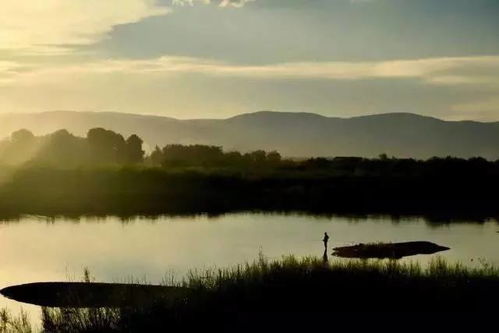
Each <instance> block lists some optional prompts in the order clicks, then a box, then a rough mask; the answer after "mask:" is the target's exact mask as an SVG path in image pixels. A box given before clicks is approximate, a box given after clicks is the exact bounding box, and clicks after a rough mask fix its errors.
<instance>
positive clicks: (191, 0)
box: [172, 0, 256, 8]
mask: <svg viewBox="0 0 499 333" xmlns="http://www.w3.org/2000/svg"><path fill="white" fill-rule="evenodd" d="M253 1H256V0H172V4H173V5H177V6H185V5H188V6H194V4H196V3H203V4H205V5H209V4H212V3H218V6H219V7H236V8H241V7H243V6H244V5H246V4H247V3H248V2H253Z"/></svg>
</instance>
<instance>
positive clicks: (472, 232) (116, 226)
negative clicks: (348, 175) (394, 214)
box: [0, 214, 499, 318]
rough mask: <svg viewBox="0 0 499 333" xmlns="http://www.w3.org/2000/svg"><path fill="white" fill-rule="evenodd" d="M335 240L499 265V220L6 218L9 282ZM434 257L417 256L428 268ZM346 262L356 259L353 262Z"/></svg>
mask: <svg viewBox="0 0 499 333" xmlns="http://www.w3.org/2000/svg"><path fill="white" fill-rule="evenodd" d="M325 231H327V232H328V233H329V235H330V236H331V239H330V245H331V246H333V247H334V246H342V245H350V244H354V243H359V242H364V243H366V242H376V241H391V242H398V241H412V240H426V241H431V242H434V243H437V244H439V245H444V246H448V247H450V248H451V250H449V251H446V252H441V253H440V254H439V255H441V256H442V257H444V258H446V259H448V260H449V261H451V262H461V263H464V264H466V265H470V266H479V265H482V263H483V262H484V261H486V262H487V263H490V264H494V265H497V266H499V233H497V231H499V224H497V223H496V222H486V223H481V224H480V223H473V222H469V223H454V224H446V225H434V224H429V223H427V222H426V221H425V220H423V219H411V220H403V221H396V220H392V219H390V218H389V217H385V218H379V217H378V218H346V217H321V218H318V217H312V216H305V215H264V214H231V215H224V216H221V217H216V218H210V217H207V216H197V217H160V218H156V219H146V218H136V219H132V220H128V221H123V220H120V219H119V218H117V217H108V218H105V219H95V218H82V219H80V220H78V221H69V220H64V219H55V220H53V219H43V218H35V217H26V218H23V219H21V220H20V221H15V222H3V223H1V224H0V288H3V287H6V286H9V285H15V284H21V283H29V282H36V281H69V280H73V281H74V280H81V278H82V276H83V269H84V268H85V267H87V268H88V269H89V270H90V272H91V274H92V275H93V276H94V277H95V278H96V280H97V281H102V282H123V281H125V282H126V281H131V280H132V279H133V280H139V281H141V282H150V283H161V282H163V281H164V280H165V279H169V278H171V276H172V275H174V276H175V277H176V278H181V277H182V276H183V275H184V274H185V273H186V272H187V271H188V270H190V269H203V268H211V267H214V266H218V267H224V266H229V265H232V264H237V263H242V262H245V261H252V260H254V259H256V258H257V257H258V254H259V253H260V252H262V253H263V254H264V255H266V256H267V257H269V258H280V257H281V256H283V255H287V254H294V255H297V256H309V255H315V256H321V255H322V250H323V245H322V242H321V239H322V236H323V233H324V232H325ZM431 257H432V256H415V257H411V258H410V259H405V260H418V261H420V262H422V264H425V263H426V262H427V261H428V260H429V259H430V258H431ZM343 260H346V259H343ZM0 307H7V308H8V309H9V310H11V311H12V312H14V313H16V312H18V311H19V309H20V308H21V307H22V308H23V309H24V310H25V311H27V312H28V313H29V314H30V316H31V317H32V318H38V316H39V308H38V307H36V306H30V305H25V304H21V303H17V302H15V301H11V300H8V299H6V298H3V297H1V296H0Z"/></svg>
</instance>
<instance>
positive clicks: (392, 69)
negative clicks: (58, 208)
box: [0, 56, 499, 86]
mask: <svg viewBox="0 0 499 333" xmlns="http://www.w3.org/2000/svg"><path fill="white" fill-rule="evenodd" d="M9 66H10V67H9ZM26 66H27V67H28V68H32V70H24V71H20V72H18V73H15V74H16V75H17V76H18V79H19V80H30V79H32V78H36V77H43V76H47V77H51V76H52V75H51V74H53V73H59V74H64V73H69V74H84V73H101V74H103V73H121V74H126V73H133V74H144V75H145V74H154V75H174V74H186V73H197V74H203V75H209V76H225V77H243V78H254V79H267V80H269V79H270V80H271V79H323V80H370V79H418V80H421V81H423V82H426V83H428V84H434V85H466V84H467V85H471V84H475V85H481V86H498V85H499V56H476V57H454V58H452V57H448V58H427V59H415V60H388V61H378V62H340V61H331V62H289V63H280V64H267V65H256V66H255V65H241V64H232V63H227V62H222V61H214V60H208V59H200V58H192V57H174V56H163V57H159V58H154V59H140V60H131V59H112V60H98V61H93V62H87V63H81V64H73V65H55V66H48V67H46V66H45V67H39V68H36V66H35V65H32V66H31V67H30V66H29V65H26ZM4 67H5V68H11V70H10V74H11V75H12V68H13V67H15V64H13V63H10V64H6V65H4ZM1 70H2V65H1V64H0V72H1Z"/></svg>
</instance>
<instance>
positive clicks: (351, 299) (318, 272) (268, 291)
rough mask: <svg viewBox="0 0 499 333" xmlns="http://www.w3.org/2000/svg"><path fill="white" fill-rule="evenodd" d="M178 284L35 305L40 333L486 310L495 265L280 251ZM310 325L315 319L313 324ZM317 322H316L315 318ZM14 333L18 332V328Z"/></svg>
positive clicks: (497, 288)
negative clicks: (107, 299) (145, 302)
mask: <svg viewBox="0 0 499 333" xmlns="http://www.w3.org/2000/svg"><path fill="white" fill-rule="evenodd" d="M178 286H183V287H188V288H192V289H194V290H195V293H194V295H195V296H194V297H191V298H189V299H185V300H181V301H177V302H173V303H172V302H170V303H169V304H166V303H162V302H158V303H155V304H153V305H150V306H148V307H146V308H137V307H135V308H121V309H109V308H94V309H58V308H43V311H42V322H43V328H44V331H45V332H153V331H160V330H164V329H166V328H167V329H168V330H170V331H179V330H182V331H194V330H199V329H204V330H211V329H213V328H216V329H217V330H218V331H226V330H227V331H230V330H231V329H233V328H234V327H243V328H244V327H246V328H249V327H262V325H267V324H268V323H269V322H270V323H272V320H276V321H278V323H274V324H277V325H278V326H279V328H280V329H291V328H293V325H294V322H293V321H284V322H281V321H280V319H278V318H281V317H280V316H282V315H283V314H285V316H286V317H289V318H292V317H297V318H307V316H309V315H310V314H316V313H326V314H327V316H329V317H331V318H334V317H335V316H340V314H339V313H340V312H354V313H361V312H373V311H374V312H404V311H423V312H426V311H429V312H432V311H438V312H443V311H480V312H484V311H494V310H495V308H496V305H495V304H494V301H495V300H497V299H498V297H499V270H498V269H497V268H495V267H493V266H490V265H486V264H485V265H482V267H480V268H468V267H465V266H463V265H460V264H449V263H448V262H446V261H445V260H443V259H441V258H438V257H437V258H436V259H434V260H433V261H431V262H430V263H429V264H428V266H425V267H422V266H420V265H419V264H417V263H413V262H412V263H411V262H409V263H400V262H398V261H395V260H389V261H386V260H385V261H381V260H375V261H371V260H349V261H346V260H343V261H336V260H335V261H332V262H325V261H324V260H322V259H321V258H313V257H309V258H301V259H298V258H296V257H293V256H288V257H285V258H282V259H280V260H275V261H271V260H268V259H266V258H264V257H263V256H262V257H260V258H259V259H258V260H257V261H255V262H253V263H247V264H241V265H237V266H233V267H230V268H221V269H211V270H205V271H202V272H192V273H190V274H189V275H188V276H187V277H186V278H185V279H184V280H183V281H181V282H178ZM316 324H317V323H316ZM319 324H320V322H319ZM19 332H22V331H19Z"/></svg>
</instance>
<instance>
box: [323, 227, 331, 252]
mask: <svg viewBox="0 0 499 333" xmlns="http://www.w3.org/2000/svg"><path fill="white" fill-rule="evenodd" d="M322 241H323V242H324V251H327V242H328V241H329V235H328V234H327V232H325V233H324V238H323V239H322Z"/></svg>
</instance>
